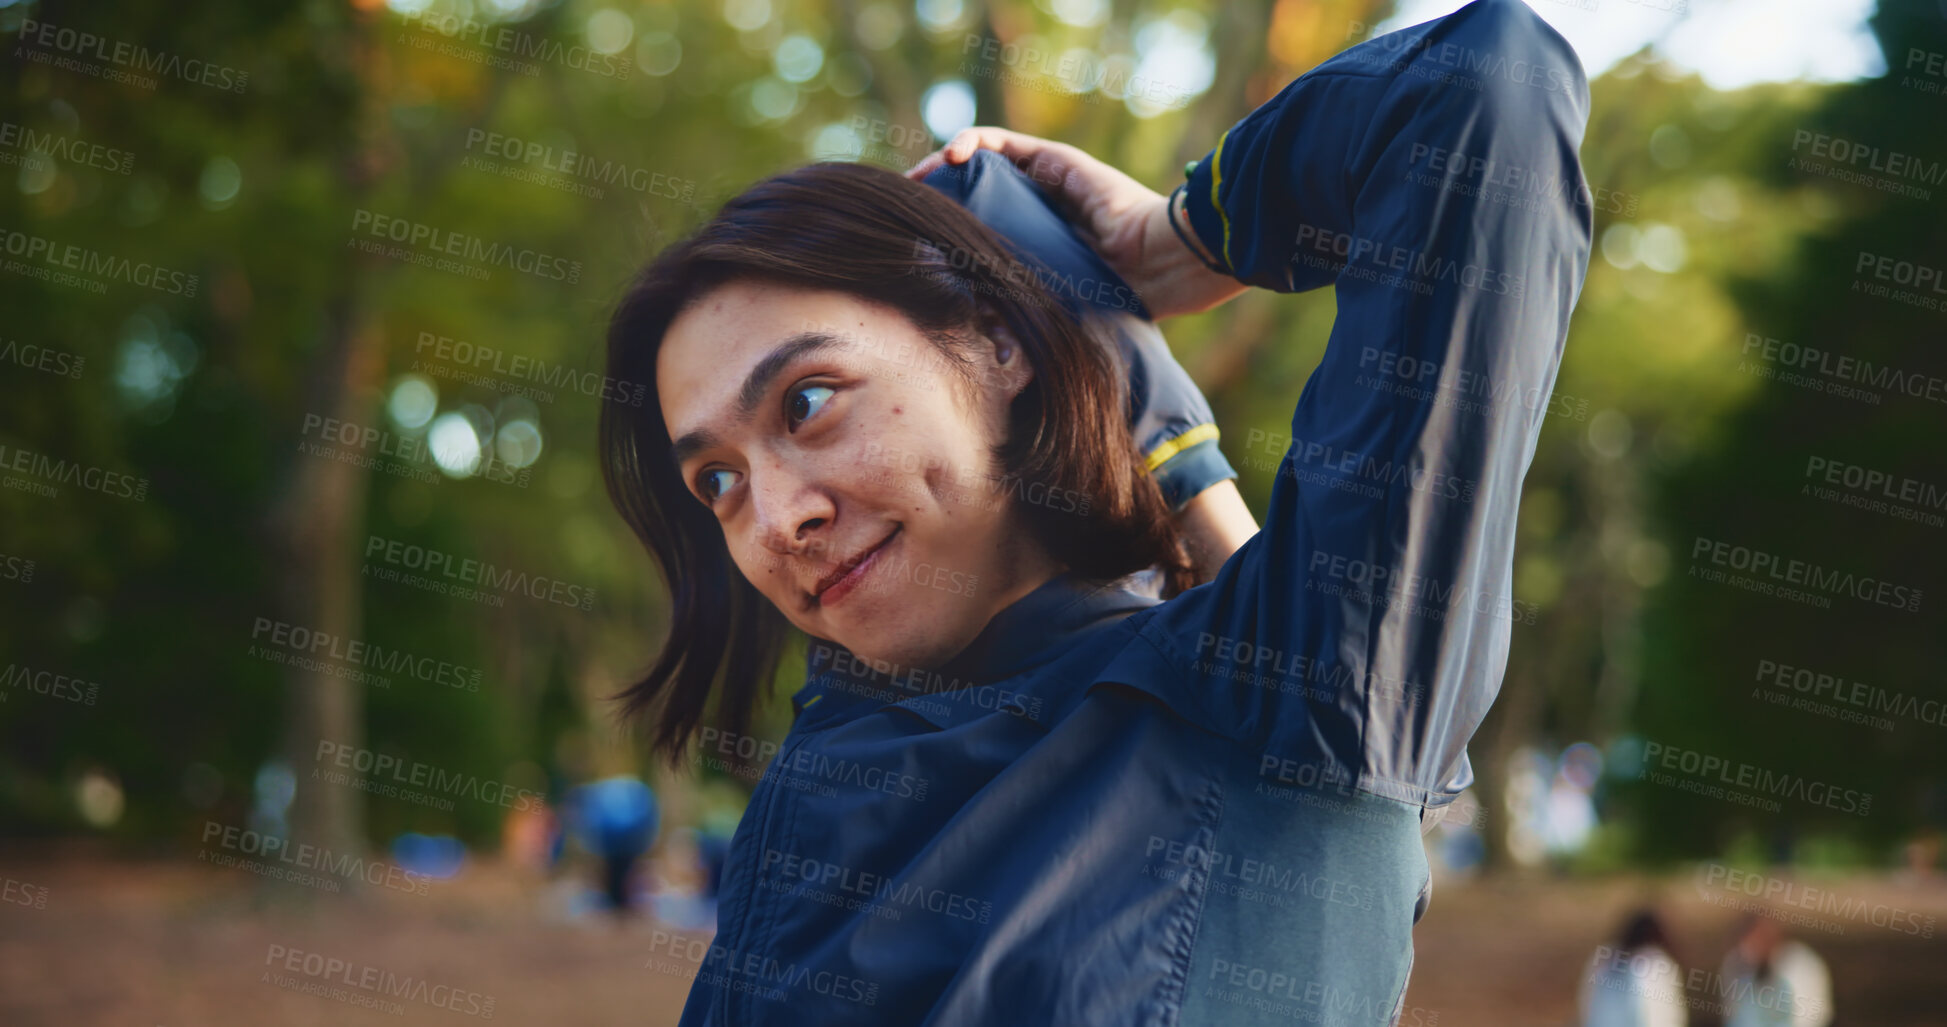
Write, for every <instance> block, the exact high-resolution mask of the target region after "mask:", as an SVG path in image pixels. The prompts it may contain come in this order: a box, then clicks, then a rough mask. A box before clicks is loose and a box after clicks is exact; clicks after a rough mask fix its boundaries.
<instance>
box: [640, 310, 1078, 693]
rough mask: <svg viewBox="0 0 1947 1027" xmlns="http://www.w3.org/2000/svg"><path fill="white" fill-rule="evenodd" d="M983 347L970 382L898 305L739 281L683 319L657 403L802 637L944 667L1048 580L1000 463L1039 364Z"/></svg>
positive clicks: (758, 576) (723, 520) (739, 553)
mask: <svg viewBox="0 0 1947 1027" xmlns="http://www.w3.org/2000/svg"><path fill="white" fill-rule="evenodd" d="M975 341H976V343H977V345H975V346H974V347H973V351H972V357H973V363H974V366H973V367H971V368H968V369H966V370H965V371H961V370H958V369H956V368H955V367H953V366H952V365H950V364H949V363H948V362H947V359H946V357H945V356H944V354H942V352H941V351H940V349H939V348H938V347H937V346H935V345H934V343H933V342H932V341H930V340H929V339H927V338H926V336H924V335H923V334H921V333H920V331H919V330H918V329H917V328H915V327H914V326H913V325H912V323H911V322H910V321H909V320H907V319H906V318H905V317H904V316H902V315H901V314H900V313H898V312H897V311H896V310H893V309H891V308H887V307H883V306H880V305H877V304H874V303H870V302H867V301H865V300H861V299H858V298H855V297H852V296H850V295H847V294H844V293H838V292H825V291H814V290H806V289H798V288H792V287H788V286H780V285H773V284H769V283H757V282H743V281H738V282H731V283H727V284H725V285H723V286H720V287H718V288H716V289H714V290H712V291H711V292H709V293H707V294H706V295H704V296H703V297H701V298H700V299H699V300H698V301H696V302H695V303H693V304H691V305H690V307H689V308H688V309H686V310H685V311H684V312H683V313H681V314H680V315H678V316H677V318H676V320H675V321H674V322H673V323H672V324H671V325H670V327H669V331H668V332H667V333H666V334H665V336H664V338H663V344H662V349H661V351H660V352H659V353H658V355H657V360H656V386H657V388H656V391H657V397H658V399H659V400H660V402H661V404H662V413H663V421H664V425H665V427H666V428H667V429H668V431H669V436H670V438H671V439H673V440H675V446H674V454H675V457H676V462H677V464H678V466H679V467H680V469H681V473H682V475H683V482H684V485H685V487H686V488H687V489H688V490H689V492H690V494H691V495H693V496H695V497H696V499H697V501H698V502H701V503H703V504H704V505H705V506H707V507H709V508H710V510H711V512H713V513H714V514H715V515H716V518H717V523H718V524H719V525H720V526H721V527H722V529H723V534H724V541H725V543H726V544H727V545H728V547H729V550H730V554H731V557H732V559H733V560H735V561H736V564H737V567H738V569H739V570H741V571H742V572H743V574H744V577H745V578H746V579H748V580H749V581H750V583H751V584H752V585H753V586H755V587H756V588H757V590H758V591H759V592H760V593H762V594H763V595H764V596H765V598H767V599H769V600H770V601H771V602H772V603H773V604H775V605H776V606H777V608H778V609H779V610H780V611H782V612H783V613H784V615H785V617H786V618H788V619H789V620H790V621H791V623H793V624H795V625H796V626H797V627H799V628H800V629H802V630H803V631H805V632H807V633H809V634H811V635H812V636H814V637H818V638H825V639H830V640H831V641H834V642H837V643H838V644H840V645H843V646H845V647H846V648H847V649H850V650H851V651H852V652H854V653H856V654H858V655H859V656H862V657H865V658H867V659H872V660H886V661H891V662H892V663H895V664H898V665H899V666H901V667H914V666H919V667H926V666H935V665H937V664H939V663H941V662H943V661H944V660H946V659H947V658H948V657H951V656H952V655H954V654H955V653H958V652H959V651H960V650H961V649H963V648H965V647H966V645H967V643H969V642H971V641H972V640H973V638H974V636H975V635H977V634H978V633H979V632H980V630H981V628H983V627H985V626H986V624H987V621H988V620H989V619H991V618H992V617H993V615H994V614H995V613H998V612H999V611H1000V610H1001V609H1002V608H1003V607H1005V606H1006V605H1007V604H1009V603H1011V602H1013V601H1014V600H1015V599H1017V598H1019V597H1020V596H1021V595H1024V594H1025V593H1026V592H1027V591H1029V590H1030V589H1032V588H1033V587H1034V586H1035V585H1038V584H1040V583H1041V581H1044V580H1046V578H1047V577H1048V576H1050V572H1049V570H1048V559H1047V557H1046V555H1045V554H1044V553H1042V552H1041V550H1040V548H1039V547H1038V546H1037V545H1035V544H1034V543H1033V542H1032V541H1031V540H1029V539H1028V537H1027V534H1026V533H1025V532H1024V531H1023V530H1021V527H1020V525H1019V522H1018V518H1017V517H1016V515H1015V512H1014V508H1013V504H1012V502H1010V500H1009V497H1011V496H1013V495H1014V494H1015V490H1013V489H1011V488H1007V487H1005V483H1004V481H1003V480H1002V479H1001V474H1002V472H1001V469H1000V468H999V466H998V464H997V463H996V461H995V460H994V458H993V455H992V450H993V447H994V445H996V444H997V443H998V442H1000V441H1001V440H1002V438H1003V437H1004V434H1005V431H1006V423H1007V421H1006V417H1007V409H1008V405H1009V403H1010V402H1011V400H1012V399H1013V397H1014V396H1015V395H1016V394H1018V393H1019V391H1020V390H1021V388H1023V387H1025V386H1026V385H1027V384H1028V382H1029V380H1030V379H1031V378H1032V371H1031V369H1029V367H1028V364H1027V359H1026V357H1025V356H1024V355H1023V354H1022V353H1021V352H1020V348H1019V347H1018V346H1016V345H1013V344H1012V342H1011V340H1007V339H1006V338H1005V337H1003V338H1000V339H994V338H989V337H986V336H980V337H977V338H976V340H975Z"/></svg>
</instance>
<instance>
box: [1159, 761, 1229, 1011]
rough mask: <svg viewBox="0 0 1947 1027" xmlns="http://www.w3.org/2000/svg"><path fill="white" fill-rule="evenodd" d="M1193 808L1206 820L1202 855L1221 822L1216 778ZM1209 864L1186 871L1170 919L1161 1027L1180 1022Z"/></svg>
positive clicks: (1213, 840) (1209, 780)
mask: <svg viewBox="0 0 1947 1027" xmlns="http://www.w3.org/2000/svg"><path fill="white" fill-rule="evenodd" d="M1197 806H1198V808H1199V811H1200V812H1202V813H1203V814H1204V817H1206V818H1207V819H1208V821H1209V823H1208V825H1207V826H1205V827H1200V828H1199V829H1198V831H1199V834H1202V833H1205V832H1207V833H1208V835H1209V837H1208V838H1207V839H1200V840H1203V841H1205V842H1206V844H1205V845H1204V850H1205V851H1206V852H1211V851H1215V849H1216V846H1217V834H1218V830H1219V828H1220V827H1221V826H1222V824H1223V819H1224V786H1223V780H1222V777H1221V776H1220V775H1216V774H1209V775H1207V776H1206V778H1205V785H1204V793H1203V796H1202V797H1201V798H1199V799H1198V800H1197ZM1200 819H1203V818H1200ZM1209 863H1210V861H1209V860H1205V861H1203V865H1201V866H1191V867H1189V868H1188V872H1187V873H1186V874H1185V875H1184V876H1185V880H1186V881H1187V882H1188V883H1190V885H1191V886H1190V887H1188V888H1185V889H1184V896H1183V901H1182V902H1181V903H1180V904H1179V905H1178V906H1177V912H1176V914H1175V915H1174V916H1173V917H1172V918H1171V923H1170V932H1169V937H1170V949H1171V953H1170V969H1169V976H1168V978H1167V979H1166V982H1165V984H1164V992H1165V994H1164V996H1163V1005H1162V1014H1163V1027H1176V1025H1177V1024H1178V1023H1180V1022H1181V1019H1182V1015H1183V1003H1184V1001H1185V999H1186V998H1187V997H1188V993H1189V983H1190V967H1191V966H1192V965H1193V964H1194V962H1195V959H1196V949H1197V939H1198V937H1199V936H1200V935H1201V933H1202V931H1201V928H1202V927H1203V913H1204V904H1205V902H1206V901H1207V900H1208V899H1209V896H1210V867H1209Z"/></svg>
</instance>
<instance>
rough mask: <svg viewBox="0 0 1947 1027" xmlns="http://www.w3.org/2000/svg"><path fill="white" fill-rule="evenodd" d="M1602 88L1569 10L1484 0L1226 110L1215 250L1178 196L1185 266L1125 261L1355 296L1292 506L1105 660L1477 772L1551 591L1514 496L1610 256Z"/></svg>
mask: <svg viewBox="0 0 1947 1027" xmlns="http://www.w3.org/2000/svg"><path fill="white" fill-rule="evenodd" d="M1587 117H1588V89H1587V84H1586V79H1585V77H1584V75H1583V73H1582V69H1581V67H1580V64H1579V63H1578V62H1577V60H1576V58H1575V55H1574V52H1573V51H1572V49H1571V48H1570V47H1569V46H1568V44H1567V43H1566V42H1565V41H1564V40H1563V39H1562V38H1561V37H1560V35H1559V34H1557V33H1556V32H1555V31H1554V30H1553V29H1551V28H1549V27H1548V26H1547V25H1546V23H1544V22H1543V21H1542V20H1541V19H1540V18H1539V17H1538V16H1536V15H1535V14H1534V12H1532V11H1530V10H1529V9H1528V8H1527V7H1526V6H1525V5H1523V4H1522V3H1520V2H1519V0H1477V2H1475V3H1473V4H1470V5H1468V6H1467V7H1465V8H1462V9H1461V10H1459V11H1457V12H1455V13H1453V14H1451V15H1448V16H1447V17H1445V18H1441V19H1438V20H1436V21H1433V22H1429V23H1427V24H1424V25H1420V26H1415V27H1414V28H1411V29H1407V30H1404V31H1402V32H1399V33H1393V34H1391V35H1389V36H1384V37H1380V38H1377V39H1374V40H1370V41H1368V42H1366V43H1364V44H1361V45H1360V46H1357V47H1354V48H1352V49H1351V50H1348V51H1346V52H1344V53H1341V54H1340V55H1338V56H1337V57H1335V58H1333V59H1332V60H1330V61H1327V62H1326V63H1325V64H1323V65H1321V66H1320V67H1318V68H1317V69H1314V70H1313V71H1312V72H1310V73H1309V74H1307V75H1305V76H1303V77H1301V78H1299V79H1298V80H1296V81H1294V82H1292V83H1291V84H1289V85H1288V86H1287V87H1286V88H1285V89H1284V90H1283V91H1282V92H1280V93H1279V94H1278V95H1277V96H1276V97H1274V98H1273V99H1272V100H1270V101H1269V102H1267V103H1265V104H1264V105H1263V106H1261V107H1259V108H1258V109H1257V110H1256V111H1254V112H1252V113H1251V114H1250V115H1248V116H1247V117H1245V118H1244V119H1243V120H1242V121H1240V122H1239V123H1238V124H1236V125H1235V126H1232V127H1231V128H1230V129H1229V130H1228V131H1226V132H1225V133H1223V134H1222V136H1221V137H1219V139H1218V140H1217V142H1216V144H1215V145H1214V146H1213V147H1212V148H1211V151H1210V153H1209V154H1208V155H1207V156H1205V157H1204V159H1203V160H1202V161H1199V162H1198V163H1197V165H1196V167H1195V169H1194V171H1193V172H1192V173H1191V174H1190V176H1189V180H1188V182H1187V183H1186V186H1185V187H1184V188H1183V189H1182V190H1181V191H1180V192H1181V199H1180V201H1179V203H1180V205H1181V208H1182V213H1181V214H1180V215H1179V216H1181V217H1183V218H1184V219H1185V220H1184V222H1182V223H1180V224H1179V227H1186V229H1187V231H1188V232H1189V233H1192V234H1193V238H1192V239H1191V240H1190V241H1192V242H1195V243H1199V244H1201V245H1200V248H1201V249H1202V250H1203V251H1205V252H1204V254H1203V255H1202V257H1199V256H1198V255H1197V254H1196V253H1195V252H1194V249H1195V248H1193V247H1191V246H1187V245H1185V242H1184V240H1182V239H1178V238H1177V237H1176V231H1175V230H1174V229H1172V228H1170V227H1169V220H1168V217H1169V215H1168V213H1167V211H1168V208H1167V207H1165V208H1164V210H1165V213H1164V215H1163V218H1164V220H1162V222H1161V224H1162V226H1163V228H1164V230H1165V231H1167V232H1168V233H1169V238H1170V240H1171V242H1172V243H1173V244H1174V245H1175V246H1176V248H1177V249H1176V255H1177V258H1178V259H1177V262H1176V264H1175V265H1174V266H1173V267H1174V270H1172V271H1171V272H1170V277H1155V278H1150V277H1146V276H1145V274H1144V273H1143V271H1142V270H1141V268H1140V267H1139V266H1138V267H1135V268H1132V270H1130V271H1127V272H1125V277H1129V278H1130V280H1131V282H1132V283H1134V284H1136V285H1137V287H1138V288H1141V289H1144V295H1145V296H1146V297H1147V296H1152V295H1154V296H1156V297H1158V301H1157V302H1154V303H1153V304H1152V305H1153V306H1158V307H1168V308H1175V309H1200V308H1201V307H1204V306H1208V305H1210V304H1211V303H1214V302H1221V301H1222V299H1224V298H1227V294H1225V293H1223V292H1222V291H1221V290H1219V289H1217V288H1216V287H1214V286H1212V285H1210V284H1208V283H1209V282H1210V280H1212V279H1218V278H1224V277H1228V278H1229V279H1230V281H1231V285H1230V288H1231V290H1232V291H1234V290H1235V287H1236V283H1239V282H1241V283H1247V284H1250V285H1256V286H1260V287H1264V288H1269V289H1275V290H1278V291H1281V292H1295V291H1300V290H1304V289H1310V288H1315V287H1317V286H1321V285H1326V284H1333V285H1335V286H1336V287H1337V296H1338V317H1337V320H1336V322H1335V323H1334V325H1333V328H1332V334H1331V339H1330V342H1329V343H1328V345H1327V348H1326V352H1325V355H1324V358H1323V360H1322V362H1321V363H1320V365H1319V368H1318V370H1317V372H1316V373H1315V374H1314V375H1313V376H1312V379H1311V381H1310V382H1309V383H1307V385H1306V387H1305V389H1304V392H1303V394H1302V395H1301V396H1300V398H1299V400H1298V404H1297V409H1296V410H1295V411H1294V413H1293V416H1292V421H1291V431H1290V438H1288V439H1281V440H1274V442H1275V448H1274V449H1273V450H1272V451H1273V452H1275V451H1280V450H1281V451H1282V452H1283V458H1282V462H1281V464H1280V465H1279V471H1278V480H1277V482H1276V483H1275V485H1274V486H1273V488H1272V493H1271V506H1270V509H1269V512H1268V515H1267V517H1266V519H1265V527H1264V529H1263V530H1262V531H1261V532H1259V533H1258V534H1257V535H1256V536H1255V537H1254V538H1252V539H1251V540H1250V541H1249V542H1248V543H1246V544H1245V545H1244V546H1243V547H1242V548H1241V549H1239V550H1238V552H1237V553H1236V554H1235V555H1233V556H1232V557H1231V559H1230V560H1229V561H1228V562H1227V563H1226V564H1225V565H1224V567H1223V569H1222V570H1221V571H1220V573H1219V574H1218V577H1217V579H1216V580H1215V581H1213V582H1212V583H1210V584H1208V585H1204V586H1201V587H1199V588H1196V589H1192V590H1191V591H1189V592H1186V593H1185V594H1183V595H1182V596H1179V597H1177V598H1176V599H1174V600H1172V601H1170V602H1168V603H1165V604H1163V605H1162V606H1160V607H1158V608H1157V609H1156V610H1154V611H1152V612H1151V613H1150V614H1148V615H1147V621H1146V623H1144V624H1143V626H1142V630H1141V634H1140V638H1139V641H1138V643H1137V644H1135V645H1132V646H1131V648H1130V649H1129V650H1128V651H1127V652H1125V654H1124V655H1123V657H1122V658H1120V659H1119V660H1118V661H1117V662H1116V663H1115V664H1114V665H1112V666H1111V667H1109V668H1108V669H1107V670H1106V671H1105V672H1104V680H1107V681H1115V682H1120V683H1124V684H1128V685H1132V686H1134V687H1137V688H1141V689H1144V690H1146V691H1150V692H1152V693H1154V694H1155V695H1156V696H1157V697H1158V698H1160V699H1162V700H1163V701H1165V702H1167V703H1169V704H1170V705H1171V706H1173V707H1174V708H1176V709H1177V710H1178V711H1179V712H1181V713H1182V714H1183V715H1185V716H1186V717H1189V718H1190V719H1192V720H1193V721H1196V722H1198V723H1200V724H1202V725H1203V726H1205V727H1207V728H1208V729H1210V730H1212V731H1215V732H1218V733H1220V734H1224V735H1227V736H1230V737H1232V738H1234V739H1236V740H1237V741H1238V742H1239V743H1241V744H1244V745H1246V746H1249V747H1251V748H1252V749H1254V750H1256V751H1261V752H1262V753H1263V754H1264V758H1265V760H1266V761H1267V766H1275V765H1280V763H1283V764H1295V765H1299V766H1305V765H1311V766H1315V767H1318V768H1319V769H1318V771H1315V773H1318V774H1319V775H1320V776H1323V773H1325V772H1330V773H1333V774H1335V775H1341V774H1342V775H1343V776H1344V777H1345V778H1349V779H1351V780H1354V781H1356V782H1357V784H1358V786H1359V787H1360V788H1362V789H1364V790H1367V791H1371V792H1375V793H1378V794H1383V795H1390V796H1393V797H1395V798H1399V799H1402V800H1405V801H1409V802H1417V803H1424V804H1427V805H1429V806H1439V805H1442V804H1444V803H1445V802H1447V801H1450V800H1451V798H1452V797H1453V795H1454V794H1456V793H1457V792H1458V790H1459V788H1460V787H1461V786H1462V785H1464V783H1465V782H1466V781H1467V780H1468V779H1469V778H1470V776H1471V773H1470V768H1469V767H1468V765H1467V763H1466V755H1465V747H1466V742H1467V740H1468V738H1469V737H1471V735H1472V734H1473V732H1474V730H1475V728H1476V727H1478V726H1479V723H1480V719H1481V717H1482V716H1483V715H1484V714H1485V712H1486V710H1487V707H1488V705H1489V704H1490V703H1491V702H1492V701H1493V698H1494V696H1495V694H1496V692H1497V691H1498V690H1499V687H1500V681H1501V677H1502V673H1503V671H1504V670H1505V667H1506V660H1507V651H1508V644H1509V639H1510V635H1511V630H1510V629H1511V628H1512V626H1513V625H1514V624H1515V623H1517V622H1526V621H1527V620H1528V619H1529V617H1530V616H1531V614H1530V612H1529V611H1528V610H1527V608H1526V607H1525V606H1524V604H1521V603H1519V602H1518V601H1516V600H1515V599H1514V597H1513V595H1512V577H1513V575H1512V562H1513V548H1514V531H1515V518H1516V510H1517V505H1518V502H1519V499H1520V494H1521V481H1522V478H1523V476H1524V475H1525V474H1526V472H1527V468H1528V464H1529V461H1530V460H1531V459H1532V456H1533V453H1534V447H1535V441H1536V438H1537V436H1538V434H1539V431H1540V426H1541V419H1542V416H1543V412H1544V411H1545V409H1546V404H1547V398H1548V396H1549V394H1550V392H1551V391H1552V390H1553V388H1554V382H1555V373H1556V369H1557V368H1558V366H1559V362H1560V358H1561V352H1562V347H1563V344H1564V341H1565V338H1566V334H1567V328H1568V319H1569V313H1570V310H1571V309H1572V308H1573V306H1574V302H1575V298H1576V296H1577V294H1578V293H1579V291H1580V288H1581V283H1582V278H1583V275H1584V273H1585V272H1586V269H1587V261H1588V253H1589V236H1590V230H1591V222H1590V211H1589V207H1588V205H1587V204H1586V202H1584V197H1585V196H1586V195H1587V193H1586V186H1585V184H1584V180H1583V177H1582V172H1581V165H1580V161H1579V158H1578V156H1577V152H1576V151H1577V149H1578V148H1579V146H1580V144H1581V140H1582V134H1583V130H1584V127H1585V125H1586V122H1587ZM1062 156H1063V155H1062V154H1059V153H1049V154H1046V155H1045V156H1043V157H1042V158H1040V159H1042V160H1044V161H1048V162H1050V163H1053V162H1059V160H1060V158H1061V157H1062ZM1057 181H1058V182H1060V183H1061V184H1063V185H1065V184H1067V183H1066V180H1057ZM1152 195H1154V194H1152ZM1116 202H1117V203H1120V204H1122V205H1123V206H1125V208H1126V207H1127V206H1128V204H1129V202H1130V201H1127V200H1123V201H1116ZM1143 202H1144V203H1149V202H1151V201H1143ZM1113 205H1114V204H1104V206H1105V207H1106V206H1113ZM1141 216H1142V219H1143V224H1142V225H1141V226H1140V227H1136V226H1134V225H1124V226H1123V227H1121V228H1119V229H1118V228H1115V227H1113V226H1111V227H1108V228H1104V229H1102V230H1100V232H1099V233H1098V234H1099V236H1100V237H1102V238H1103V239H1105V240H1107V241H1109V242H1116V241H1119V242H1120V243H1121V244H1122V246H1123V249H1122V250H1121V253H1122V260H1123V261H1124V262H1129V261H1143V260H1149V261H1153V262H1155V263H1156V265H1157V266H1158V267H1161V266H1163V264H1164V263H1165V259H1164V258H1163V257H1162V256H1161V255H1160V254H1161V252H1162V251H1160V250H1156V251H1154V252H1153V253H1148V252H1146V251H1145V250H1144V248H1143V247H1138V246H1135V245H1134V244H1133V243H1132V242H1131V240H1132V239H1141V240H1144V241H1145V243H1147V242H1148V241H1150V240H1154V239H1156V238H1157V237H1158V235H1159V233H1157V232H1156V230H1155V227H1154V223H1155V220H1156V217H1157V215H1156V208H1154V207H1153V206H1149V207H1146V208H1144V209H1143V210H1142V214H1141ZM1157 245H1160V244H1157ZM1185 253H1189V254H1191V257H1192V259H1195V260H1196V261H1197V264H1198V268H1199V270H1200V271H1201V274H1202V276H1203V277H1199V276H1198V275H1194V274H1191V273H1189V272H1186V271H1183V270H1182V269H1181V255H1182V254H1185ZM1206 257H1207V259H1208V260H1209V261H1210V265H1209V267H1208V268H1205V267H1204V266H1203V263H1202V259H1203V258H1206ZM1111 262H1112V263H1117V261H1116V260H1115V259H1113V257H1112V259H1111ZM1117 267H1118V270H1121V269H1122V268H1123V264H1122V263H1117ZM1220 271H1221V272H1222V274H1221V275H1220V274H1219V273H1218V272H1220Z"/></svg>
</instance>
